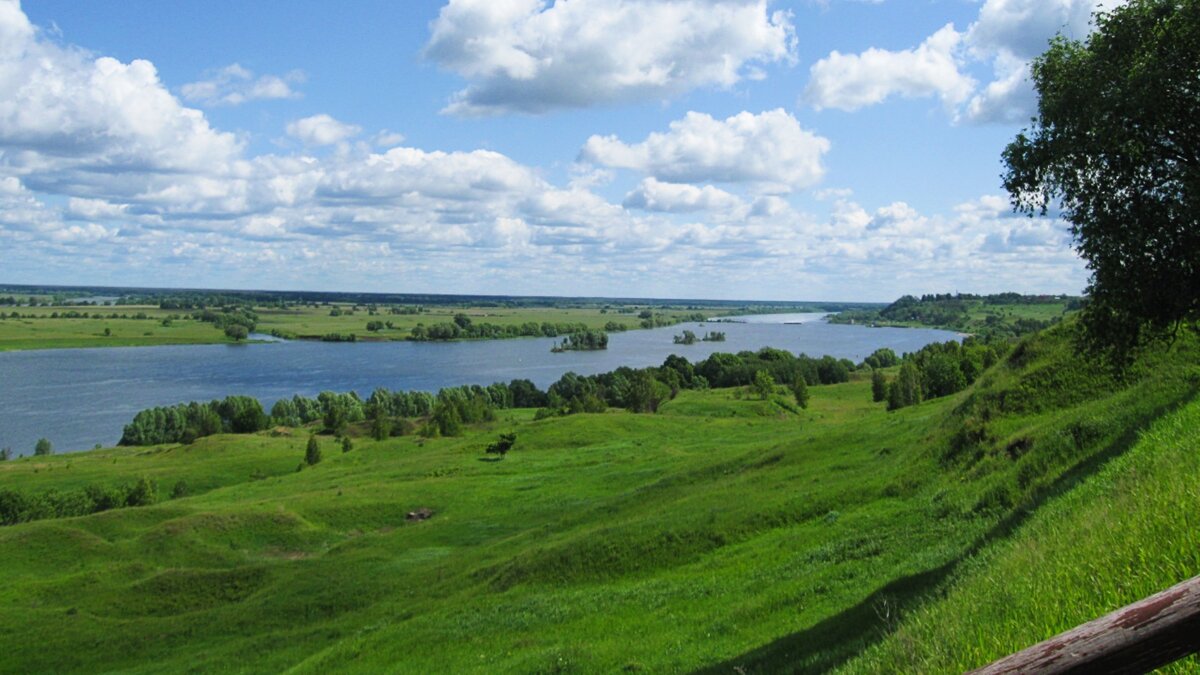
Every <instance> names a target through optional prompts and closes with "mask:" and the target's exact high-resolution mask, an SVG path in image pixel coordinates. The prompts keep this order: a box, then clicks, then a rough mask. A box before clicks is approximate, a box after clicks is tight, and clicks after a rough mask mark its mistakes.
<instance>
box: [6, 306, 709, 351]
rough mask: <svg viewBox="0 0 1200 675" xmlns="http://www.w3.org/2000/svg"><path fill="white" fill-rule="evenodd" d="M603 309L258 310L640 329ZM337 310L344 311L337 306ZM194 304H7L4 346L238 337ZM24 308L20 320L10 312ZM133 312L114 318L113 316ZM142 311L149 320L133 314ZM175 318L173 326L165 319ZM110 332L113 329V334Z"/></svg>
mask: <svg viewBox="0 0 1200 675" xmlns="http://www.w3.org/2000/svg"><path fill="white" fill-rule="evenodd" d="M625 309H626V310H627V311H624V312H622V311H620V310H619V309H618V308H613V309H605V308H603V307H586V308H566V307H562V308H560V307H515V308H504V307H458V306H453V307H452V306H439V305H423V306H422V311H421V312H420V313H417V314H392V313H390V312H389V311H387V308H381V309H379V310H377V311H376V312H375V313H370V311H369V310H368V309H367V308H366V307H365V306H356V305H353V304H349V303H332V304H328V305H318V306H315V307H314V306H310V305H294V306H289V307H286V308H279V307H255V308H254V312H255V313H256V314H257V315H258V322H257V327H256V330H257V331H258V332H261V333H275V334H277V335H280V336H283V337H287V338H297V339H320V338H321V337H322V336H325V335H331V334H336V335H351V334H353V335H355V336H356V337H357V338H358V339H359V340H405V339H408V337H409V335H410V333H411V331H412V329H413V328H414V327H415V326H417V325H418V324H424V325H426V326H430V325H433V324H439V323H441V324H445V323H451V322H453V321H454V317H455V316H456V315H459V314H464V315H466V316H467V317H469V318H470V319H471V320H472V321H473V322H476V323H488V324H494V325H499V326H519V325H523V324H527V323H530V322H533V323H538V324H541V323H554V324H567V323H570V324H582V325H584V326H586V327H587V328H588V329H589V330H604V328H605V326H606V325H607V324H609V323H610V322H612V323H617V324H623V325H624V326H625V327H626V328H627V329H628V330H637V329H640V328H641V327H642V326H641V319H640V318H639V317H638V313H639V311H640V310H634V309H632V308H625ZM335 310H336V312H335ZM192 311H193V310H178V309H160V308H159V307H157V306H152V305H120V306H105V307H98V306H92V305H78V306H73V305H66V306H55V307H25V306H21V307H4V308H0V313H3V314H5V318H4V319H2V320H0V351H10V350H23V349H56V348H73V347H140V346H149V345H176V344H211V343H224V342H233V339H231V338H229V337H227V336H226V335H225V333H224V331H223V330H222V329H220V328H217V327H216V326H214V325H213V324H211V323H206V322H203V321H198V320H196V319H193V318H191V316H192ZM706 311H707V312H709V313H710V315H715V314H717V313H720V312H728V311H729V309H728V308H709V310H703V309H688V310H683V309H662V308H655V309H654V314H655V315H656V316H657V317H659V318H660V320H664V321H665V322H667V323H674V322H677V321H679V320H682V319H683V318H684V317H686V316H688V315H690V314H694V313H696V312H701V313H704V312H706ZM11 312H17V313H18V314H19V315H20V316H19V317H16V318H13V317H9V316H8V314H9V313H11ZM69 312H75V313H85V312H86V313H87V314H88V315H89V317H88V318H86V319H84V318H74V317H71V318H67V317H64V316H62V315H63V314H66V313H69ZM114 313H115V314H118V315H125V316H127V317H128V318H115V319H114V318H108V317H109V316H110V315H111V314H114ZM137 315H142V316H143V318H133V317H135V316H137ZM165 319H170V323H169V324H164V323H163V321H164V320H165ZM372 322H379V323H385V322H391V324H392V327H390V328H388V327H386V326H384V327H382V328H380V329H379V330H368V329H367V324H368V323H372ZM106 331H107V332H106Z"/></svg>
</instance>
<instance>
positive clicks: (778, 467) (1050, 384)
mask: <svg viewBox="0 0 1200 675" xmlns="http://www.w3.org/2000/svg"><path fill="white" fill-rule="evenodd" d="M1194 362H1195V348H1194V345H1192V344H1191V343H1188V344H1186V345H1182V346H1180V347H1177V348H1176V350H1175V352H1174V353H1172V354H1171V355H1169V356H1158V357H1156V358H1155V359H1152V360H1151V362H1150V363H1149V364H1148V365H1147V366H1146V368H1150V367H1157V368H1159V369H1160V371H1159V372H1158V373H1157V374H1153V375H1151V373H1150V372H1149V371H1147V372H1145V373H1143V374H1142V375H1143V378H1142V379H1141V380H1140V381H1138V382H1136V383H1134V384H1132V385H1130V386H1129V387H1128V388H1125V389H1121V390H1119V391H1116V392H1115V393H1114V385H1113V383H1111V382H1110V381H1108V380H1107V378H1105V377H1103V376H1099V375H1095V374H1093V373H1091V372H1090V371H1089V370H1087V369H1086V368H1085V367H1084V364H1082V363H1081V362H1079V361H1078V360H1076V359H1074V357H1073V356H1071V354H1070V349H1069V346H1068V345H1067V343H1066V342H1065V340H1064V337H1063V335H1061V331H1059V332H1058V333H1054V334H1050V335H1048V336H1041V337H1038V338H1035V339H1032V340H1029V341H1028V342H1027V343H1026V345H1025V346H1024V347H1022V348H1021V349H1020V350H1018V352H1016V353H1015V354H1014V357H1013V358H1012V359H1010V360H1009V361H1008V362H1007V363H1005V364H1003V365H1001V366H1000V367H998V368H996V369H994V370H993V371H991V372H990V373H989V375H988V376H987V378H986V379H985V381H983V382H981V383H980V385H979V387H978V388H977V389H976V390H974V391H972V392H967V393H964V394H961V395H959V396H956V397H951V398H947V399H943V400H938V401H931V402H928V403H925V404H922V405H920V406H917V407H914V408H910V409H904V410H901V411H898V412H895V413H890V414H889V413H886V412H884V411H883V410H882V408H881V407H880V406H878V405H873V404H870V403H868V401H869V384H868V383H866V382H861V381H860V382H852V383H849V384H846V385H837V386H831V387H818V388H814V389H813V405H812V407H811V409H810V410H807V411H801V412H799V413H798V414H797V413H793V412H791V411H789V410H788V409H787V406H786V405H781V403H786V401H784V400H782V399H781V400H780V402H779V403H776V402H762V401H753V400H739V399H737V398H735V397H734V395H733V392H730V391H712V392H684V393H683V394H682V395H681V396H680V397H679V398H678V399H676V400H675V401H673V402H671V403H670V404H669V405H667V406H666V407H665V409H664V410H663V412H662V413H661V414H659V415H655V416H638V415H630V414H625V413H615V412H614V413H608V414H602V415H579V416H574V417H570V418H559V419H550V420H542V421H538V422H533V421H531V420H530V411H515V412H509V413H505V416H504V419H502V420H500V421H498V422H496V423H495V424H493V425H492V426H491V428H490V429H485V430H475V431H473V432H472V433H471V434H470V435H468V436H466V437H463V438H457V439H437V440H430V441H425V442H421V441H420V440H418V439H414V438H401V439H393V440H390V441H386V442H383V443H375V442H372V441H368V440H359V441H358V442H357V448H356V449H355V450H354V451H353V452H351V453H349V454H342V453H340V452H339V451H337V450H335V448H334V444H333V442H332V441H331V440H328V439H327V440H326V441H325V453H326V461H324V462H322V463H321V464H320V465H318V466H316V467H314V468H311V469H305V470H303V471H301V472H296V471H295V466H296V463H297V462H299V460H300V458H301V457H302V455H303V444H304V437H303V435H297V436H293V437H271V436H269V435H262V436H257V437H252V438H248V437H217V438H210V439H205V440H203V441H201V442H199V443H197V444H195V445H193V446H190V447H165V448H160V449H149V450H147V449H140V450H129V449H120V450H105V451H99V452H92V453H82V454H78V455H72V456H63V457H53V458H49V459H38V460H37V461H34V460H33V459H25V460H20V461H16V462H9V463H7V464H4V465H0V485H5V486H8V485H20V486H23V487H26V486H27V487H28V489H35V488H36V489H44V488H46V487H51V486H58V487H63V488H66V487H72V486H79V485H83V484H87V483H93V482H105V481H108V482H124V481H126V480H130V479H132V478H134V477H136V476H138V475H142V474H148V475H151V476H153V477H155V478H156V479H157V480H158V481H159V484H160V485H161V486H163V488H164V491H165V489H168V488H169V486H170V485H172V484H173V483H174V482H175V481H177V480H180V479H184V480H186V481H187V482H188V484H189V485H191V486H193V489H195V490H196V491H197V492H202V494H197V495H196V496H193V497H188V498H184V499H177V500H171V501H167V502H164V503H162V504H160V505H157V506H154V507H147V508H137V509H125V510H121V511H116V512H108V513H103V514H98V515H95V516H90V517H86V518H78V519H70V520H62V521H46V522H37V523H29V524H24V525H19V526H14V527H9V528H3V529H0V557H2V559H4V560H5V574H6V582H7V583H6V584H5V585H3V586H0V670H5V671H30V670H41V671H44V670H55V671H60V672H65V671H95V670H114V669H121V670H129V671H133V672H163V671H180V670H188V669H191V668H201V669H237V668H244V667H246V666H247V664H250V665H251V666H252V667H253V669H255V670H282V669H285V668H295V669H296V670H297V671H300V672H323V671H326V670H329V669H331V668H338V669H343V670H355V669H357V670H361V671H367V672H375V671H378V670H379V669H381V668H385V667H387V668H392V669H396V670H401V671H408V672H429V671H479V672H492V671H496V670H508V671H518V672H529V671H559V672H562V671H573V670H580V671H611V670H616V669H622V668H625V669H629V670H637V669H646V670H650V671H655V672H658V671H680V670H695V669H699V668H704V667H713V669H714V670H716V671H720V672H728V671H729V670H731V669H732V668H733V667H734V666H738V667H741V668H743V669H745V670H747V671H756V670H757V671H764V672H773V671H780V670H823V669H827V668H830V667H834V666H837V665H839V664H843V663H844V662H846V660H847V659H849V658H851V657H853V656H855V655H856V654H858V653H859V652H861V651H862V650H863V649H864V648H868V647H870V645H872V644H873V643H875V642H876V641H878V640H879V639H880V638H881V637H882V636H883V633H882V632H881V629H885V628H888V627H895V626H896V625H897V624H896V621H895V619H894V617H896V616H898V615H902V616H905V617H908V616H919V614H909V613H908V612H909V611H910V610H912V609H913V608H915V607H917V606H918V605H919V604H920V603H921V602H922V600H923V599H924V598H925V597H926V596H927V594H928V593H929V592H931V591H932V590H934V589H938V588H942V587H943V586H944V585H945V584H946V582H947V580H949V579H958V578H960V577H962V578H967V577H968V576H969V574H970V572H969V570H971V569H976V567H975V566H978V565H981V564H982V563H979V562H977V561H978V560H982V559H984V558H982V557H980V555H981V552H983V553H982V555H983V556H986V555H989V553H988V552H990V551H993V550H994V549H995V548H996V547H998V546H1001V545H1003V542H1005V541H1007V540H1008V535H1009V533H1010V532H1011V530H1012V528H1013V527H1015V526H1017V524H1018V523H1019V521H1020V520H1021V519H1022V518H1023V517H1024V516H1023V514H1024V513H1025V511H1024V510H1023V508H1032V507H1034V506H1037V505H1038V504H1040V503H1041V502H1042V501H1044V500H1045V499H1047V498H1048V496H1052V495H1055V494H1060V493H1063V492H1064V491H1065V490H1067V489H1068V486H1070V485H1073V484H1075V483H1077V482H1079V481H1087V480H1089V479H1088V477H1089V476H1091V475H1092V474H1093V473H1094V472H1095V471H1097V470H1098V469H1099V468H1100V467H1101V466H1102V465H1103V463H1104V461H1105V460H1106V459H1108V458H1109V457H1112V456H1118V455H1120V454H1121V453H1122V452H1123V451H1124V450H1125V449H1126V448H1127V447H1128V446H1129V445H1130V444H1131V442H1132V434H1130V433H1128V430H1129V429H1132V428H1137V427H1140V426H1144V425H1146V424H1148V423H1149V421H1150V420H1152V419H1154V418H1155V417H1157V416H1159V415H1160V414H1161V413H1162V412H1163V411H1164V410H1168V409H1170V408H1171V407H1172V406H1174V405H1176V404H1178V403H1179V401H1181V400H1184V399H1186V398H1187V397H1188V396H1190V393H1191V391H1193V389H1194V384H1193V382H1192V380H1193V379H1194V375H1193V373H1192V372H1190V371H1189V370H1188V369H1187V368H1185V367H1181V366H1180V365H1179V364H1183V363H1194ZM1188 410H1191V409H1190V408H1189V409H1188ZM985 411H986V420H984V421H982V422H981V419H982V418H983V417H985ZM964 424H967V425H968V426H970V425H974V426H975V427H980V426H982V427H983V429H984V433H982V434H980V437H981V438H982V439H983V440H981V441H979V442H977V443H973V444H959V447H958V448H957V450H955V451H953V452H951V451H950V450H949V448H950V445H949V439H950V438H951V437H952V436H953V435H954V434H955V433H956V431H957V430H958V429H960V428H962V427H963V425H964ZM973 428H974V427H973ZM512 429H515V430H516V431H517V433H518V443H517V446H516V448H515V449H514V451H513V452H512V453H511V454H510V455H509V457H508V458H507V459H505V460H503V461H500V462H490V461H482V460H483V456H482V452H481V450H482V447H483V445H484V444H485V443H486V442H488V441H490V440H491V439H493V438H494V437H495V434H497V433H499V432H501V431H507V430H512ZM1014 441H1020V442H1019V443H1017V446H1019V448H1020V449H1018V450H1016V451H1013V450H1010V448H1011V447H1012V446H1013V443H1014ZM68 467H69V468H68ZM1183 475H1184V477H1185V478H1186V477H1187V474H1183ZM1191 477H1192V479H1193V481H1192V482H1193V484H1195V480H1194V479H1195V478H1196V477H1197V476H1196V475H1195V472H1193V474H1192V475H1191ZM420 506H428V507H431V508H433V509H434V510H435V511H436V512H437V514H436V515H435V516H434V518H433V519H431V520H429V521H427V522H423V523H416V524H412V523H406V522H405V520H404V514H405V512H407V511H409V510H411V509H415V508H417V507H420ZM1019 531H1022V532H1023V531H1024V530H1019ZM1180 560H1181V562H1180V563H1179V564H1181V565H1184V566H1186V565H1187V564H1188V563H1187V561H1186V560H1183V559H1182V558H1181V559H1180ZM1142 564H1143V565H1145V566H1150V567H1153V566H1154V565H1156V564H1157V561H1156V560H1155V559H1150V560H1146V561H1144V562H1143V563H1142ZM964 570H968V571H964ZM1145 576H1146V578H1149V579H1154V580H1157V579H1158V578H1159V577H1162V576H1166V575H1165V574H1159V572H1158V571H1155V572H1154V573H1150V572H1146V573H1145ZM955 588H958V587H957V586H956V587H955ZM955 592H957V591H955ZM965 602H966V604H968V605H969V604H971V602H972V600H970V599H969V598H968V599H967V600H965ZM930 608H931V609H929V610H923V611H935V609H936V607H935V606H934V605H930ZM902 612H903V613H904V614H901V613H902ZM961 620H962V619H961V618H960V621H961ZM1062 620H1065V619H1062V618H1061V617H1059V618H1057V619H1056V618H1053V617H1042V619H1041V622H1042V623H1041V630H1043V631H1044V630H1050V632H1053V629H1051V628H1050V626H1051V625H1052V624H1054V622H1055V621H1062ZM967 623H969V621H968V622H967ZM902 625H904V626H907V625H908V624H907V623H904V624H902ZM1054 625H1057V624H1054ZM962 630H964V631H969V627H963V628H962ZM897 635H898V636H899V635H903V633H898V634H897ZM897 639H898V638H897ZM890 644H891V643H890V642H885V643H882V647H880V648H879V649H880V653H882V654H886V653H887V652H885V651H883V650H886V649H887V648H888V645H890ZM872 653H874V652H872ZM879 658H881V659H882V658H885V657H884V656H881V657H879ZM950 662H953V663H958V662H957V661H948V662H947V663H950ZM855 663H857V662H855ZM930 663H932V661H930ZM864 667H866V666H865V665H864ZM884 669H886V667H884Z"/></svg>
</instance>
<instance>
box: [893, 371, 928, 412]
mask: <svg viewBox="0 0 1200 675" xmlns="http://www.w3.org/2000/svg"><path fill="white" fill-rule="evenodd" d="M920 402H921V374H920V373H919V372H918V371H917V367H916V365H914V364H913V362H912V361H905V362H904V363H903V364H902V365H901V366H900V375H899V376H897V377H896V380H895V381H894V382H892V384H891V386H890V387H889V388H888V410H896V409H897V408H906V407H908V406H910V405H916V404H918V403H920Z"/></svg>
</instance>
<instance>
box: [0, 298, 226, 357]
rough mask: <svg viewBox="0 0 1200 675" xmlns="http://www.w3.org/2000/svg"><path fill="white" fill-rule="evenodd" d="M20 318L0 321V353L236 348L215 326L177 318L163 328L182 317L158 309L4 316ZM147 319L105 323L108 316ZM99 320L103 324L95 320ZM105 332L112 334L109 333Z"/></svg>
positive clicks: (28, 311) (38, 310) (28, 310)
mask: <svg viewBox="0 0 1200 675" xmlns="http://www.w3.org/2000/svg"><path fill="white" fill-rule="evenodd" d="M13 311H15V312H18V313H19V314H20V315H21V317H20V318H5V319H3V320H0V351H10V350H20V349H62V348H72V347H144V346H149V345H179V344H209V343H215V342H232V340H230V339H229V338H227V337H225V334H224V333H223V332H222V331H221V330H219V329H217V328H214V327H213V325H212V324H209V323H204V322H202V321H196V320H194V319H190V318H175V319H171V320H170V325H164V324H163V320H164V319H166V318H167V317H168V316H175V315H178V314H182V313H181V312H173V311H167V310H162V309H159V308H157V307H142V306H122V307H93V306H78V307H13V308H0V312H3V313H4V314H8V313H9V312H13ZM71 311H74V312H80V313H82V312H87V313H88V314H89V318H86V319H82V318H62V317H58V318H53V317H52V315H53V314H56V313H57V314H61V313H64V312H71ZM113 313H116V314H124V315H127V316H129V317H133V316H136V315H137V314H144V315H145V316H146V318H144V319H135V318H124V319H122V318H117V319H111V318H107V317H108V316H109V315H110V314H113ZM97 314H100V315H102V316H103V317H104V318H93V317H95V316H96V315H97ZM105 331H108V332H107V333H106V332H105Z"/></svg>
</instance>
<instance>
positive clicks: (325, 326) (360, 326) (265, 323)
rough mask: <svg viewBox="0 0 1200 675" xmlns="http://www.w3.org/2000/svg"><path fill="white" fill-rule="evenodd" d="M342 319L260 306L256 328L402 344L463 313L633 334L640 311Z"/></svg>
mask: <svg viewBox="0 0 1200 675" xmlns="http://www.w3.org/2000/svg"><path fill="white" fill-rule="evenodd" d="M334 307H336V308H337V309H338V311H339V312H342V314H341V316H330V312H331V311H332V309H333V307H326V306H320V307H295V308H288V309H267V308H259V309H256V310H255V311H256V312H257V313H258V317H259V320H258V330H260V331H262V332H266V333H269V332H271V331H272V330H277V331H280V332H281V333H284V334H286V335H296V336H303V337H320V336H322V335H326V334H329V333H340V334H349V333H354V334H356V335H357V336H358V338H359V339H382V340H403V339H405V338H407V337H408V335H409V333H410V331H412V328H413V326H416V325H417V324H418V323H423V324H425V325H426V326H430V325H433V324H438V323H450V322H452V321H453V320H454V317H455V315H457V314H465V315H466V316H467V317H468V318H470V319H471V321H472V322H474V323H490V324H496V325H499V326H519V325H521V324H525V323H529V322H534V323H538V324H541V323H543V322H549V323H582V324H585V325H586V326H587V327H588V328H589V329H592V330H598V329H603V328H604V325H605V324H606V323H608V322H610V321H612V322H616V323H620V324H625V326H626V327H627V328H628V329H629V330H634V329H637V328H640V327H641V326H640V324H639V322H640V321H641V320H640V319H639V318H638V315H637V312H633V313H627V314H621V313H617V312H616V311H612V310H610V311H608V312H605V313H601V310H600V308H594V309H570V308H553V307H544V308H543V307H520V308H513V309H505V308H496V307H467V308H461V307H437V306H427V307H425V309H427V311H423V312H421V313H420V314H390V313H388V312H387V311H386V310H381V311H379V312H377V313H376V314H375V315H374V316H372V315H370V314H368V312H367V310H365V309H359V310H358V311H356V312H354V313H353V314H347V313H346V312H348V311H349V310H350V307H351V306H350V305H334ZM694 311H697V310H689V311H664V312H656V313H658V314H662V315H665V316H684V315H686V314H691V313H692V312H694ZM371 321H383V322H387V321H390V322H392V324H393V326H394V328H390V329H389V328H384V329H383V330H380V331H378V332H375V331H371V332H368V331H367V323H368V322H371Z"/></svg>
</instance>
